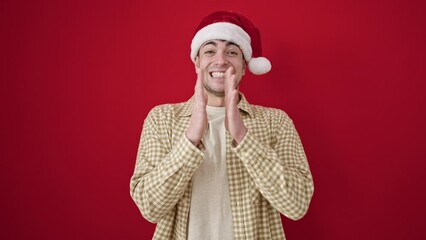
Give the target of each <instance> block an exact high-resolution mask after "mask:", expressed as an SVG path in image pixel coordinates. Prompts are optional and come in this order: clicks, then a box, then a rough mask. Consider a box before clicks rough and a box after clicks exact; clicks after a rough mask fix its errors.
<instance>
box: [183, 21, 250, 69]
mask: <svg viewBox="0 0 426 240" xmlns="http://www.w3.org/2000/svg"><path fill="white" fill-rule="evenodd" d="M215 39H217V40H225V41H229V42H233V43H235V44H237V45H238V46H239V47H240V49H241V51H242V52H243V54H244V58H245V60H246V61H247V62H249V61H250V60H251V54H252V49H251V45H250V36H249V35H248V34H247V33H246V32H245V31H244V30H243V29H242V28H241V27H240V26H238V25H235V24H232V23H228V22H217V23H212V24H210V25H207V26H205V27H203V28H202V29H200V30H199V31H198V32H197V33H196V34H195V36H194V38H193V39H192V43H191V59H192V61H194V60H195V57H196V56H197V54H198V50H199V49H200V47H201V45H203V44H204V43H205V42H207V41H209V40H215Z"/></svg>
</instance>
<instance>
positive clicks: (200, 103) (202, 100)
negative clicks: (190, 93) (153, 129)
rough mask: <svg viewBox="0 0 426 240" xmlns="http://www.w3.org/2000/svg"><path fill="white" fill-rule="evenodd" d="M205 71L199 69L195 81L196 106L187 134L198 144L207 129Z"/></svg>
mask: <svg viewBox="0 0 426 240" xmlns="http://www.w3.org/2000/svg"><path fill="white" fill-rule="evenodd" d="M203 76H204V74H203V72H202V70H201V69H199V68H198V69H197V82H196V83H195V89H194V91H195V94H194V107H193V109H192V115H191V119H190V121H189V125H188V128H187V129H186V132H185V135H186V137H187V138H188V140H189V141H190V142H191V143H192V144H194V145H195V146H198V144H199V143H200V142H201V140H202V139H203V137H204V134H205V133H206V130H207V125H208V122H207V112H206V106H207V93H206V92H205V91H206V90H205V88H204V85H203Z"/></svg>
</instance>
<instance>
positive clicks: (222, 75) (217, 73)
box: [211, 72, 225, 78]
mask: <svg viewBox="0 0 426 240" xmlns="http://www.w3.org/2000/svg"><path fill="white" fill-rule="evenodd" d="M211 75H212V77H214V78H221V77H224V76H225V73H224V72H212V73H211Z"/></svg>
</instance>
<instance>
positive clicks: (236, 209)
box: [130, 95, 314, 240]
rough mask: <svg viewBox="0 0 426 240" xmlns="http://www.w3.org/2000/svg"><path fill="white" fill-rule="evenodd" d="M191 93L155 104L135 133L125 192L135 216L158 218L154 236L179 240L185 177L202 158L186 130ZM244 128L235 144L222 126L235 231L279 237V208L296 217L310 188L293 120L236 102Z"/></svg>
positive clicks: (186, 202) (186, 200)
mask: <svg viewBox="0 0 426 240" xmlns="http://www.w3.org/2000/svg"><path fill="white" fill-rule="evenodd" d="M192 104H193V98H191V99H190V100H189V101H187V102H184V103H178V104H165V105H161V106H157V107H155V108H154V109H152V110H151V112H150V113H149V114H148V116H147V118H146V120H145V123H144V126H143V130H142V135H141V140H140V144H139V149H138V154H137V160H136V166H135V171H134V174H133V176H132V178H131V182H130V193H131V196H132V198H133V200H134V201H135V203H136V205H137V206H138V208H139V209H140V211H141V213H142V215H143V216H144V217H145V218H146V219H147V220H148V221H150V222H153V223H157V226H156V229H155V233H154V237H153V239H156V240H157V239H164V240H166V239H167V240H169V239H176V240H177V239H179V240H186V238H187V225H188V216H189V207H190V199H191V184H192V183H191V179H192V176H193V174H194V172H195V170H196V169H197V167H198V166H199V165H200V164H201V162H202V161H203V157H204V154H203V149H201V150H200V149H198V148H197V147H195V146H194V145H193V144H191V142H189V140H188V139H187V138H186V137H185V135H184V132H185V130H186V128H187V126H188V123H189V119H190V116H191V112H192ZM238 106H239V108H240V112H241V115H242V118H243V121H244V124H245V126H246V127H247V128H248V132H247V135H246V136H245V138H244V139H243V141H242V142H240V144H238V146H235V145H234V144H233V141H232V138H231V136H230V134H229V133H228V132H227V133H226V142H227V149H226V163H227V169H228V179H229V192H230V199H231V208H232V219H233V226H234V238H235V239H236V240H240V239H250V240H251V239H253V240H262V239H264V240H274V239H285V236H284V231H283V228H282V224H281V218H280V213H282V214H283V215H285V216H286V217H288V218H291V219H295V220H296V219H300V218H301V217H303V216H304V214H305V213H306V212H307V210H308V206H309V203H310V200H311V197H312V194H313V191H314V186H313V181H312V176H311V173H310V170H309V165H308V162H307V160H306V156H305V153H304V150H303V147H302V143H301V141H300V138H299V135H298V134H297V131H296V129H295V127H294V125H293V122H292V120H291V119H290V118H289V117H288V116H287V114H286V113H284V112H283V111H281V110H278V109H273V108H265V107H261V106H256V105H250V104H249V103H248V102H247V100H246V99H245V97H244V96H243V95H241V100H240V102H239V104H238Z"/></svg>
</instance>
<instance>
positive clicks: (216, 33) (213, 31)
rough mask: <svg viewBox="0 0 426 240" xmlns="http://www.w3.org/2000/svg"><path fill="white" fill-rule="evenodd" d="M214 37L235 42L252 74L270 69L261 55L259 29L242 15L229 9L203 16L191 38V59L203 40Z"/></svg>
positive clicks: (267, 61)
mask: <svg viewBox="0 0 426 240" xmlns="http://www.w3.org/2000/svg"><path fill="white" fill-rule="evenodd" d="M214 39H217V40H225V41H229V42H232V43H235V44H237V45H238V46H239V47H240V49H241V51H242V52H243V54H244V59H245V60H246V61H247V64H248V68H249V69H250V72H252V73H253V74H256V75H261V74H265V73H267V72H269V70H271V63H270V62H269V60H268V59H267V58H264V57H262V45H261V42H260V33H259V30H258V29H257V28H256V27H255V26H254V25H253V23H252V22H251V21H250V20H249V19H248V18H246V17H244V16H243V15H241V14H239V13H236V12H230V11H218V12H214V13H212V14H210V15H208V16H207V17H205V18H204V19H203V20H202V21H201V23H200V25H199V26H198V28H197V29H196V33H195V36H194V38H193V39H192V43H191V59H192V61H195V57H196V56H197V55H198V51H199V49H200V47H201V46H202V45H203V44H204V43H205V42H207V41H209V40H214Z"/></svg>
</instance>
